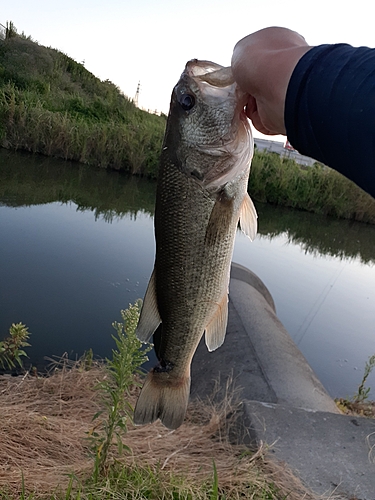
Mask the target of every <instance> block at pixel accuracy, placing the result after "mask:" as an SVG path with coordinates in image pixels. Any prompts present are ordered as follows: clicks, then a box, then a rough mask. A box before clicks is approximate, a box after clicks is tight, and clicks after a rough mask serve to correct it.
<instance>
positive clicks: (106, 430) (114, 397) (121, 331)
mask: <svg viewBox="0 0 375 500" xmlns="http://www.w3.org/2000/svg"><path fill="white" fill-rule="evenodd" d="M141 305H142V301H141V300H138V301H137V302H136V303H135V304H133V305H132V304H129V307H128V309H126V310H125V311H121V316H122V319H123V322H122V323H118V322H117V321H116V322H114V323H113V327H114V329H115V330H116V335H113V336H112V337H113V339H114V341H115V343H116V347H117V349H113V350H112V359H106V376H105V377H104V378H103V380H102V381H101V382H99V384H98V385H97V389H98V390H99V391H100V393H101V398H102V404H103V406H104V409H103V410H101V411H99V412H98V413H96V414H95V415H94V417H93V420H94V421H95V420H98V423H96V424H95V426H94V428H93V429H92V430H91V431H90V432H89V436H88V437H89V439H90V441H91V446H92V449H93V451H94V453H95V464H94V472H93V479H94V481H97V480H98V478H99V476H100V475H102V474H104V473H105V470H106V466H107V462H108V455H109V451H110V449H111V447H112V445H113V442H114V441H116V442H117V448H118V453H119V454H120V455H121V454H122V453H123V452H124V451H130V449H129V447H128V446H126V445H125V444H124V443H123V439H122V438H123V436H124V435H125V434H126V432H127V423H128V421H129V419H130V420H131V419H132V415H133V408H132V406H131V404H130V402H129V401H128V396H129V395H130V389H131V387H132V386H133V385H134V384H135V383H136V382H135V377H134V375H135V374H137V373H141V370H140V367H141V365H142V364H143V363H144V362H145V361H147V360H148V358H147V352H149V351H150V350H151V346H150V345H149V346H147V347H146V348H145V349H143V350H141V346H142V343H141V342H140V341H139V340H138V339H137V337H136V335H135V329H136V327H137V324H138V319H139V314H140V309H141ZM99 419H100V420H99Z"/></svg>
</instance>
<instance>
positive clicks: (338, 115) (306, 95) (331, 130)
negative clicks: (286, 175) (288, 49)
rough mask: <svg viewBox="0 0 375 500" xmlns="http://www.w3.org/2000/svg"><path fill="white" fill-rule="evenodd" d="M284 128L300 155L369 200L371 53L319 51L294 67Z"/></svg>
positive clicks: (374, 115)
mask: <svg viewBox="0 0 375 500" xmlns="http://www.w3.org/2000/svg"><path fill="white" fill-rule="evenodd" d="M285 127H286V131H287V135H288V139H289V141H290V143H291V144H292V145H293V147H294V148H295V149H297V150H298V151H299V152H300V153H302V154H304V155H307V156H311V157H312V158H315V159H316V160H318V161H321V162H322V163H324V164H326V165H328V166H329V167H331V168H334V169H335V170H337V171H339V172H340V173H342V174H343V175H345V176H346V177H348V178H349V179H351V180H352V181H354V182H355V183H356V184H358V186H360V187H361V188H362V189H364V190H365V191H367V192H368V193H370V194H371V195H372V196H374V197H375V49H369V48H367V47H359V48H354V47H351V46H350V45H346V44H338V45H320V46H318V47H314V48H313V49H311V50H309V51H308V52H307V53H306V54H305V55H304V56H303V57H302V58H301V60H300V61H299V62H298V64H297V66H296V67H295V69H294V72H293V74H292V77H291V79H290V82H289V86H288V91H287V96H286V102H285Z"/></svg>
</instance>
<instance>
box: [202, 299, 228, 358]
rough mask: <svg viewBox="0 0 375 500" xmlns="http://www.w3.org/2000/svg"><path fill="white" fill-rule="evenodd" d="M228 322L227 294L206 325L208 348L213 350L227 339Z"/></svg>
mask: <svg viewBox="0 0 375 500" xmlns="http://www.w3.org/2000/svg"><path fill="white" fill-rule="evenodd" d="M227 323H228V295H227V294H225V295H224V297H223V299H222V301H221V302H220V303H219V304H218V306H217V310H216V312H215V314H214V316H213V317H212V318H211V321H210V322H209V324H208V325H207V326H206V330H205V341H206V346H207V349H208V350H209V351H210V352H211V351H214V350H215V349H217V348H218V347H220V346H221V345H222V343H223V342H224V339H225V333H226V331H227Z"/></svg>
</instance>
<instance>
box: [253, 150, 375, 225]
mask: <svg viewBox="0 0 375 500" xmlns="http://www.w3.org/2000/svg"><path fill="white" fill-rule="evenodd" d="M249 192H250V194H251V196H252V197H253V198H254V199H255V200H258V201H261V202H267V203H272V204H275V205H281V206H287V207H292V208H298V209H300V210H306V211H309V212H314V213H317V214H322V215H331V216H334V217H338V218H344V219H353V220H357V221H360V222H367V223H370V224H375V200H374V198H372V197H371V196H370V195H369V194H367V193H365V192H364V191H363V190H362V189H360V188H359V187H358V186H357V185H356V184H354V183H353V182H351V181H349V180H348V179H346V178H345V177H344V176H343V175H341V174H339V173H338V172H336V171H334V170H332V169H330V168H328V167H326V166H324V165H321V164H318V163H316V164H315V165H314V166H312V167H305V168H302V167H301V166H300V165H298V164H297V163H296V162H295V161H293V160H290V159H287V158H282V157H280V156H279V155H277V154H276V153H265V152H256V154H255V155H254V158H253V162H252V167H251V173H250V181H249Z"/></svg>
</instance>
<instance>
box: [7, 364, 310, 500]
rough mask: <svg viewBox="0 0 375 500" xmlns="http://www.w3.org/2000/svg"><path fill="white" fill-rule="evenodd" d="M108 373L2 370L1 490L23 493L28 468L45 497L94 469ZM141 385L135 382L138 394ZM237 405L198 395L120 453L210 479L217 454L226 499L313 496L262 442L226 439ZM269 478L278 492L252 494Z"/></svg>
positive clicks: (130, 462) (137, 462)
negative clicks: (94, 436) (13, 373)
mask: <svg viewBox="0 0 375 500" xmlns="http://www.w3.org/2000/svg"><path fill="white" fill-rule="evenodd" d="M103 376H105V370H104V369H103V366H100V365H97V366H94V367H92V368H91V369H90V370H89V371H85V370H84V369H82V368H81V367H80V365H79V364H76V365H75V366H73V367H69V366H67V363H65V364H64V365H63V366H62V367H60V368H59V369H56V370H55V371H54V373H52V374H51V375H50V376H49V377H44V378H36V377H31V376H25V377H24V378H20V377H18V378H11V377H0V407H1V419H0V442H1V446H0V492H1V491H3V490H4V491H9V492H10V494H13V495H17V494H19V493H20V491H21V485H22V476H23V477H24V483H25V487H26V491H28V492H34V493H35V497H36V498H40V497H43V496H45V495H51V494H52V493H53V492H56V491H58V488H60V489H61V491H64V490H66V488H67V484H68V481H69V477H68V476H67V475H68V474H71V473H74V474H76V475H77V476H78V477H79V478H80V479H81V480H82V481H84V480H85V478H87V477H88V476H89V475H90V472H91V470H92V467H93V459H92V458H91V457H90V454H89V449H88V443H87V441H86V440H85V436H86V433H87V432H88V431H89V430H90V429H91V428H92V425H93V424H92V417H93V415H94V414H95V413H96V412H97V411H98V409H99V403H98V401H100V398H98V394H97V392H96V391H95V390H94V386H95V385H96V383H97V381H98V380H100V379H101V378H102V377H103ZM136 393H137V389H136V388H134V394H133V396H132V398H134V400H135V397H136ZM235 406H236V403H235V401H234V399H233V397H231V398H229V399H226V400H225V401H224V402H223V403H222V404H220V405H215V406H212V405H207V404H203V403H202V402H195V403H194V404H191V405H190V407H189V410H188V416H187V419H186V422H185V423H184V425H182V426H181V427H180V428H179V429H177V430H175V431H169V430H168V429H166V428H165V427H163V426H162V425H161V424H160V423H159V422H156V423H154V424H152V425H148V426H144V427H131V428H130V429H129V432H128V434H127V435H126V437H125V442H126V444H127V445H128V446H129V447H130V448H131V450H132V453H131V454H128V455H126V456H125V457H123V458H121V460H123V461H124V465H125V466H129V467H134V466H140V467H145V466H146V467H147V466H149V467H150V468H151V469H152V470H155V471H160V472H162V473H164V472H165V473H166V476H165V477H167V475H168V474H173V475H177V476H178V475H183V476H184V478H186V479H187V480H188V481H191V482H192V484H196V483H197V482H201V483H204V482H205V481H211V484H212V476H213V459H214V461H215V465H216V468H217V473H218V478H219V489H220V491H222V492H225V496H226V498H228V499H229V498H240V497H241V498H275V499H276V498H278V499H283V498H286V497H285V495H287V498H288V500H302V499H306V500H312V499H314V498H315V497H314V496H313V495H312V494H310V493H308V492H307V491H306V490H305V489H304V488H303V486H302V485H301V483H300V482H299V481H298V480H297V479H296V478H295V477H293V475H292V474H291V473H290V472H289V471H288V470H286V468H285V467H282V466H280V465H279V466H277V465H275V464H273V463H271V462H269V461H268V460H266V459H265V455H264V453H263V451H264V450H263V449H260V450H258V451H257V452H256V453H250V451H249V450H248V449H246V448H244V446H236V445H231V444H230V443H229V442H228V439H227V437H226V436H227V431H228V425H229V424H230V420H231V419H228V415H230V414H231V415H232V420H233V415H234V414H235V412H234V411H233V410H234V409H235ZM270 483H273V484H274V485H275V487H274V491H275V492H278V493H277V496H274V497H273V496H272V497H271V496H264V497H263V496H262V497H261V496H257V495H256V494H254V491H255V490H256V489H257V488H258V491H261V490H262V488H266V487H267V485H269V484H270ZM244 492H245V493H244Z"/></svg>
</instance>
